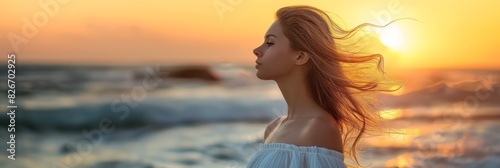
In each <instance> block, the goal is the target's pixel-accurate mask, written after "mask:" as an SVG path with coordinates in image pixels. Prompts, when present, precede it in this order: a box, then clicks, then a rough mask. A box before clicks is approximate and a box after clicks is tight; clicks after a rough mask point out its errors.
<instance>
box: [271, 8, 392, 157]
mask: <svg viewBox="0 0 500 168" xmlns="http://www.w3.org/2000/svg"><path fill="white" fill-rule="evenodd" d="M276 19H277V20H278V21H279V23H280V24H281V26H282V31H283V33H284V34H285V36H286V37H287V38H288V39H289V40H290V45H291V48H292V49H294V50H297V51H304V52H308V53H309V54H310V55H311V58H310V61H311V62H310V64H309V65H310V66H309V68H308V72H307V81H308V87H309V89H310V91H311V93H312V95H313V97H314V99H315V101H316V102H317V103H318V104H319V105H321V106H322V107H323V108H324V109H325V110H326V111H328V112H329V113H330V114H331V115H332V116H333V117H334V118H335V120H336V121H337V123H338V126H339V129H340V131H341V134H342V139H343V146H344V151H343V152H344V153H345V154H347V156H348V158H350V159H351V160H353V161H355V163H356V164H357V165H359V166H361V165H360V163H359V159H358V157H357V152H356V149H357V148H356V146H357V144H358V142H359V141H360V139H361V138H362V137H363V136H364V135H365V134H367V133H368V132H370V130H374V129H372V128H377V127H378V126H379V125H378V123H379V122H378V121H379V118H380V117H379V115H378V102H377V100H376V97H375V94H374V93H376V92H380V91H395V90H397V89H394V87H393V86H394V85H392V84H390V83H392V82H387V83H384V82H383V81H382V79H383V78H381V77H383V76H384V75H383V74H384V70H383V56H382V55H380V54H371V55H363V56H358V55H356V54H353V53H352V52H342V51H345V50H342V47H344V48H345V46H342V45H340V44H337V42H336V40H341V39H346V38H350V37H352V35H353V34H354V33H355V32H356V31H358V30H360V29H361V28H362V27H366V26H377V25H373V24H369V23H364V24H361V25H359V26H357V27H355V28H353V29H351V30H344V29H342V28H341V27H340V26H338V25H337V24H335V23H334V22H333V21H332V19H330V17H329V16H328V14H327V13H325V12H324V11H322V10H320V9H317V8H315V7H311V6H288V7H283V8H281V9H279V10H278V11H277V12H276ZM377 27H378V26H377ZM361 63H365V64H367V65H370V64H369V63H375V64H376V65H377V67H376V71H375V72H377V73H378V74H379V75H377V74H374V73H373V72H372V73H368V72H370V71H367V70H369V69H370V67H369V66H357V65H354V64H361ZM387 84H389V85H387ZM391 85H392V86H391ZM391 87H392V89H391Z"/></svg>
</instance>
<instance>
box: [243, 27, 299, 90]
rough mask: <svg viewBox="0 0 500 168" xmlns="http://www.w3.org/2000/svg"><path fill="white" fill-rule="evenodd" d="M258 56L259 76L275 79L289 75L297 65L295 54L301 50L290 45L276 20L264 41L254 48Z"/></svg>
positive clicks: (257, 67)
mask: <svg viewBox="0 0 500 168" xmlns="http://www.w3.org/2000/svg"><path fill="white" fill-rule="evenodd" d="M253 53H254V54H255V55H256V56H257V60H256V61H255V62H256V63H257V65H256V66H255V68H256V69H257V74H256V75H257V77H258V78H259V79H262V80H274V79H277V78H280V77H283V76H286V75H288V74H289V73H290V72H291V71H292V70H293V68H294V67H295V60H294V58H295V57H294V56H295V55H299V54H300V52H299V51H294V50H293V49H292V48H291V47H290V41H289V40H288V38H286V37H285V35H284V34H283V31H282V30H281V25H280V24H279V22H278V21H275V22H274V23H273V24H272V25H271V27H269V29H268V30H267V32H266V34H265V37H264V43H263V44H262V45H260V46H259V47H257V48H255V49H254V50H253Z"/></svg>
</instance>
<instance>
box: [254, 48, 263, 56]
mask: <svg viewBox="0 0 500 168" xmlns="http://www.w3.org/2000/svg"><path fill="white" fill-rule="evenodd" d="M258 49H259V48H255V49H253V54H255V56H257V57H260V56H261V55H262V54H260V52H259V50H258Z"/></svg>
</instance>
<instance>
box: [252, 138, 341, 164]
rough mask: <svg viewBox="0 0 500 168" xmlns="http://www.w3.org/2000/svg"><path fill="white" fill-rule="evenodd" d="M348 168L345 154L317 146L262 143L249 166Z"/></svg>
mask: <svg viewBox="0 0 500 168" xmlns="http://www.w3.org/2000/svg"><path fill="white" fill-rule="evenodd" d="M268 167H269V168H316V167H319V168H322V167H326V168H346V167H347V166H346V165H345V164H344V154H342V153H340V152H338V151H335V150H331V149H327V148H322V147H316V146H296V145H293V144H287V143H267V144H264V143H261V144H259V150H258V151H257V152H256V153H255V154H254V155H253V156H252V158H251V159H250V161H249V163H248V166H247V168H268Z"/></svg>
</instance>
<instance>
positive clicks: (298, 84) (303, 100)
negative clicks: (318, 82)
mask: <svg viewBox="0 0 500 168" xmlns="http://www.w3.org/2000/svg"><path fill="white" fill-rule="evenodd" d="M303 76H304V75H293V74H292V75H288V76H286V77H283V78H280V79H276V80H275V81H276V83H277V84H278V87H279V88H280V90H281V93H282V94H283V97H284V98H285V101H286V104H287V106H288V114H287V119H295V118H310V117H317V116H321V115H324V113H323V112H324V110H323V109H322V108H321V106H320V105H319V104H318V103H317V102H316V101H315V100H314V98H313V96H312V93H311V91H310V90H309V87H308V85H307V81H306V79H305V78H304V77H303Z"/></svg>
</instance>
